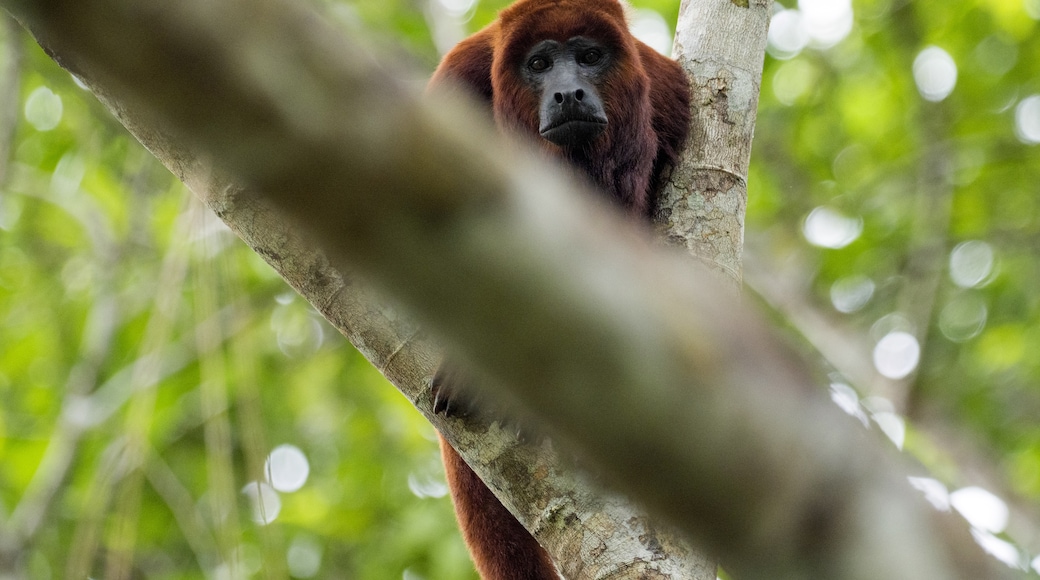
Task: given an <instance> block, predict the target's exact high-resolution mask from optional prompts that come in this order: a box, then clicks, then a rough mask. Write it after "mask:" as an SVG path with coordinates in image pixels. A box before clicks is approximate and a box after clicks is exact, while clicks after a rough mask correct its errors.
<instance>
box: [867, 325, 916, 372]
mask: <svg viewBox="0 0 1040 580" xmlns="http://www.w3.org/2000/svg"><path fill="white" fill-rule="evenodd" d="M920 359H921V345H920V344H919V343H918V342H917V339H916V338H914V336H913V335H912V334H910V333H908V332H903V331H898V330H897V331H895V332H890V333H888V334H886V335H885V336H884V337H882V339H881V340H879V341H878V343H877V345H876V346H875V347H874V367H875V368H877V370H878V372H879V373H881V375H882V376H884V377H887V378H890V379H894V380H898V379H902V378H904V377H906V376H907V375H909V374H910V373H912V372H914V369H916V368H917V363H918V362H919V361H920Z"/></svg>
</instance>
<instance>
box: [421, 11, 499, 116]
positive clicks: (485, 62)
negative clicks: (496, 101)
mask: <svg viewBox="0 0 1040 580" xmlns="http://www.w3.org/2000/svg"><path fill="white" fill-rule="evenodd" d="M497 25H498V24H497V22H496V23H495V24H492V25H491V26H488V27H487V28H485V29H484V30H481V31H480V32H478V33H476V34H474V35H473V36H470V37H469V38H467V39H466V40H463V41H462V42H460V43H458V44H457V45H455V48H453V49H451V51H450V52H448V54H446V55H445V56H444V60H442V61H441V64H440V66H438V67H437V71H436V72H434V73H433V78H431V79H430V84H429V86H430V87H434V86H438V85H441V84H448V83H453V84H456V85H461V86H463V87H466V88H467V89H469V90H471V91H473V92H474V93H475V94H476V95H477V96H479V97H481V98H482V99H484V101H485V102H487V104H488V106H490V105H491V103H492V98H493V96H494V91H493V90H492V88H491V64H492V61H494V58H495V45H494V43H495V39H496V38H497V36H498V35H497V34H496V31H497Z"/></svg>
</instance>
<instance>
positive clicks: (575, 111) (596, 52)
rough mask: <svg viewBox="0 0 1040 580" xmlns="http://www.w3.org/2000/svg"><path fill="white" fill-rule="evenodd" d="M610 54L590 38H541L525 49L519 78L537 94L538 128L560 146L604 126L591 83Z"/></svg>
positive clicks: (581, 141) (573, 144)
mask: <svg viewBox="0 0 1040 580" xmlns="http://www.w3.org/2000/svg"><path fill="white" fill-rule="evenodd" d="M612 57H613V55H612V54H611V52H610V51H609V50H608V49H607V48H606V47H605V46H603V45H602V44H599V43H597V42H596V41H594V40H591V39H588V38H585V37H581V36H575V37H573V38H571V39H569V40H567V41H566V42H557V41H555V40H543V41H541V42H539V43H538V44H536V45H535V46H534V48H532V49H531V50H530V51H529V52H528V53H527V58H526V60H525V61H524V65H523V71H522V75H521V76H522V78H523V79H524V82H525V83H526V84H527V85H528V87H530V89H531V90H533V91H535V93H536V94H538V95H539V99H540V103H541V105H540V107H539V114H538V121H539V126H538V132H539V133H540V134H541V135H542V137H544V138H545V139H547V140H549V141H551V142H552V143H555V144H556V145H559V146H560V147H563V148H565V149H574V148H581V147H584V146H586V145H587V144H588V143H591V142H592V141H593V140H594V139H595V138H596V137H598V136H599V135H600V134H601V133H603V131H604V130H605V129H606V128H607V122H608V119H607V114H606V111H605V108H604V106H603V100H602V98H601V97H600V91H599V89H598V88H597V87H598V86H599V84H600V82H601V81H602V79H603V78H604V77H605V75H606V73H607V71H608V70H609V69H610V66H611V61H612Z"/></svg>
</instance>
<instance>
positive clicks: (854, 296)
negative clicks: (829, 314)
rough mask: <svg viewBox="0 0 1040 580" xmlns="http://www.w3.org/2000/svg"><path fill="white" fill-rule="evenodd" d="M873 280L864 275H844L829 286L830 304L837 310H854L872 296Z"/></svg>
mask: <svg viewBox="0 0 1040 580" xmlns="http://www.w3.org/2000/svg"><path fill="white" fill-rule="evenodd" d="M874 289H875V285H874V281H873V280H871V279H870V278H867V277H866V276H862V275H855V276H846V277H844V278H841V279H839V280H837V281H836V282H834V284H833V285H832V286H831V304H833V305H834V309H835V310H837V311H838V312H844V313H846V314H848V313H850V312H855V311H857V310H859V309H860V308H863V307H864V306H866V305H867V302H870V299H871V297H873V296H874Z"/></svg>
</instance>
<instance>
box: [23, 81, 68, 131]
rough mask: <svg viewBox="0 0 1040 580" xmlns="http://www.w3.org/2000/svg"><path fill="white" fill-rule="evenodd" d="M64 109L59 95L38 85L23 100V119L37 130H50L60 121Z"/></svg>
mask: <svg viewBox="0 0 1040 580" xmlns="http://www.w3.org/2000/svg"><path fill="white" fill-rule="evenodd" d="M63 111H64V107H63V106H62V102H61V97H60V96H58V95H56V94H55V93H54V91H52V90H50V89H48V88H47V87H40V88H38V89H36V90H34V91H33V92H32V93H30V94H29V98H28V99H26V100H25V120H26V121H29V124H30V125H32V126H33V127H35V128H36V130H37V131H50V130H51V129H53V128H55V127H57V126H58V123H60V122H61V116H62V113H63Z"/></svg>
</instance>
